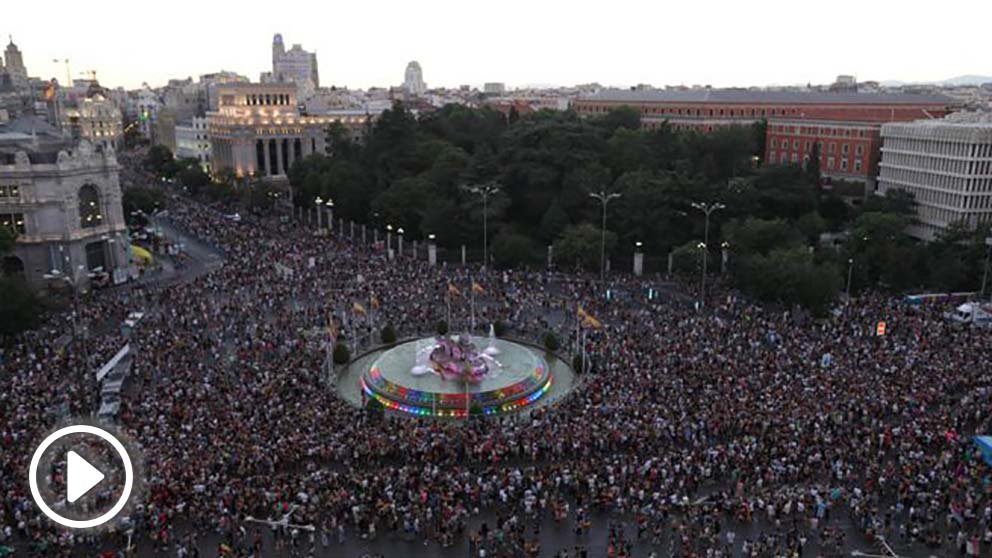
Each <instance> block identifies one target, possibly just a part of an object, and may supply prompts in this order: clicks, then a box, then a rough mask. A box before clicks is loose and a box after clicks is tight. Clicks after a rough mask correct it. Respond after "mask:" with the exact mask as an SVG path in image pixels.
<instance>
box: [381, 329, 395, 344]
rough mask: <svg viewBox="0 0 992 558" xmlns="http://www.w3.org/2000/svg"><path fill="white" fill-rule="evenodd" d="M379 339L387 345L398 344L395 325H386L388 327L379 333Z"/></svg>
mask: <svg viewBox="0 0 992 558" xmlns="http://www.w3.org/2000/svg"><path fill="white" fill-rule="evenodd" d="M379 339H381V340H382V342H383V343H384V344H386V345H391V344H393V343H395V342H396V329H395V328H393V324H386V327H384V328H382V331H381V332H380V333H379Z"/></svg>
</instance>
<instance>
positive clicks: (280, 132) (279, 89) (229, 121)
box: [207, 83, 332, 178]
mask: <svg viewBox="0 0 992 558" xmlns="http://www.w3.org/2000/svg"><path fill="white" fill-rule="evenodd" d="M217 94H218V98H219V100H218V103H219V106H218V109H217V111H211V112H208V113H207V135H208V137H209V140H210V149H211V153H212V156H211V159H212V161H213V169H214V171H215V172H216V171H219V170H221V169H232V170H233V171H234V172H235V174H237V175H238V176H239V177H242V176H259V177H263V178H278V177H281V178H285V176H286V173H287V172H288V170H289V167H290V166H291V165H292V164H293V162H294V161H296V160H297V159H301V158H303V157H306V156H307V155H309V154H311V153H315V152H317V153H323V152H324V144H325V135H326V129H327V127H328V125H329V124H330V123H331V121H332V119H331V118H329V117H325V116H304V115H302V114H300V112H299V109H298V108H297V104H296V86H295V85H293V84H291V83H287V84H281V83H268V84H255V83H246V84H228V85H221V86H218V89H217Z"/></svg>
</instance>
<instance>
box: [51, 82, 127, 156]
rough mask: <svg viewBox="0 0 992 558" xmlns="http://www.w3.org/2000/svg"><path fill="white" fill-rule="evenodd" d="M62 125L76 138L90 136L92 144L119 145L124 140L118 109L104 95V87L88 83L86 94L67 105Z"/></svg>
mask: <svg viewBox="0 0 992 558" xmlns="http://www.w3.org/2000/svg"><path fill="white" fill-rule="evenodd" d="M63 117H64V119H65V124H66V125H64V126H63V128H64V129H68V130H69V131H70V133H72V136H73V138H75V139H77V140H82V139H85V140H89V141H90V143H92V144H93V145H95V146H98V147H102V148H108V147H113V148H114V149H120V147H121V144H122V143H123V140H124V130H123V127H122V126H123V117H122V115H121V109H119V108H118V107H117V105H115V104H114V103H113V102H112V101H110V100H109V99H107V98H106V96H104V92H103V89H102V88H101V87H100V86H99V85H97V86H95V87H94V86H91V87H90V90H89V92H88V93H87V95H86V97H84V98H82V99H79V100H78V101H77V103H76V106H75V107H70V108H67V109H66V110H65V111H64V115H63Z"/></svg>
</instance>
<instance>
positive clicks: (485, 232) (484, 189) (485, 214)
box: [463, 182, 500, 268]
mask: <svg viewBox="0 0 992 558" xmlns="http://www.w3.org/2000/svg"><path fill="white" fill-rule="evenodd" d="M463 188H464V189H465V190H466V191H467V192H471V193H473V194H478V195H480V196H482V267H483V268H485V267H486V266H488V265H489V196H491V195H493V194H496V193H498V192H499V191H500V187H499V185H498V184H496V183H495V182H487V183H485V184H480V185H476V186H464V187H463Z"/></svg>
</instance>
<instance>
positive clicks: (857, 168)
mask: <svg viewBox="0 0 992 558" xmlns="http://www.w3.org/2000/svg"><path fill="white" fill-rule="evenodd" d="M854 172H861V159H855V160H854Z"/></svg>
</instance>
